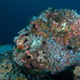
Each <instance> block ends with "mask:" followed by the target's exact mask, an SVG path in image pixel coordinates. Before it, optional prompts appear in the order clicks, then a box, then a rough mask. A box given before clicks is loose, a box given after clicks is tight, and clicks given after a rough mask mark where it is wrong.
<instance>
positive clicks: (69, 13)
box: [13, 8, 80, 73]
mask: <svg viewBox="0 0 80 80" xmlns="http://www.w3.org/2000/svg"><path fill="white" fill-rule="evenodd" d="M79 19H80V16H79V15H78V14H77V13H76V12H75V11H73V10H66V9H60V10H52V8H48V10H45V11H43V12H41V14H40V15H38V16H33V18H32V19H31V20H30V22H29V24H28V25H27V27H26V28H24V29H22V30H21V31H20V32H18V33H19V36H16V37H15V38H14V42H15V43H16V45H17V47H16V48H14V52H13V57H14V61H15V62H16V63H17V64H18V65H20V66H24V67H26V68H28V69H30V70H32V71H41V70H45V71H47V70H48V71H51V72H53V73H56V72H58V71H62V70H64V69H65V68H66V67H69V66H71V65H74V64H75V63H79V59H78V58H79V57H80V44H79V43H80V20H79Z"/></svg>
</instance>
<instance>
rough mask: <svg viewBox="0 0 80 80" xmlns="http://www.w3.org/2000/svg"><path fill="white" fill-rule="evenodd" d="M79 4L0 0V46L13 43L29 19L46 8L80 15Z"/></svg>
mask: <svg viewBox="0 0 80 80" xmlns="http://www.w3.org/2000/svg"><path fill="white" fill-rule="evenodd" d="M79 3H80V0H0V44H2V43H14V42H13V38H14V36H16V35H17V32H18V31H20V30H21V29H23V28H24V27H26V25H27V22H28V21H29V19H30V18H31V17H32V16H34V15H36V14H38V13H40V12H41V11H43V10H45V9H47V8H48V7H52V8H53V9H71V10H72V9H74V10H77V12H78V13H79V14H80V4H79Z"/></svg>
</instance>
